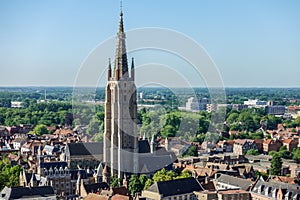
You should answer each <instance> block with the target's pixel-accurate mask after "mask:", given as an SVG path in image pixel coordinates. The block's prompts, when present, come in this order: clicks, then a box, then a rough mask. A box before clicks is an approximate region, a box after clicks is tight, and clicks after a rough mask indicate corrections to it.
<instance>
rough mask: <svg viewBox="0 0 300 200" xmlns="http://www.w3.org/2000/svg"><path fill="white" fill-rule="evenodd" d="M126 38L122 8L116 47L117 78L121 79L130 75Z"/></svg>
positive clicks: (115, 67)
mask: <svg viewBox="0 0 300 200" xmlns="http://www.w3.org/2000/svg"><path fill="white" fill-rule="evenodd" d="M125 38H126V35H125V33H124V25H123V12H122V10H121V13H120V23H119V31H118V34H117V48H116V57H115V66H114V78H115V80H119V79H121V78H122V77H124V78H126V77H129V76H128V62H127V53H126V43H125Z"/></svg>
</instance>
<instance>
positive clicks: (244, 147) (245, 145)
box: [233, 139, 257, 155]
mask: <svg viewBox="0 0 300 200" xmlns="http://www.w3.org/2000/svg"><path fill="white" fill-rule="evenodd" d="M250 149H257V145H256V143H255V141H254V140H248V139H237V140H235V141H234V145H233V153H235V154H237V155H245V154H246V152H247V151H248V150H250Z"/></svg>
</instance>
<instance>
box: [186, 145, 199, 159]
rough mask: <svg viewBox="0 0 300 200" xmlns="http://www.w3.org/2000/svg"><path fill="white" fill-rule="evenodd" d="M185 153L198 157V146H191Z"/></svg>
mask: <svg viewBox="0 0 300 200" xmlns="http://www.w3.org/2000/svg"><path fill="white" fill-rule="evenodd" d="M185 155H188V156H195V157H197V156H198V149H197V147H196V146H191V147H190V148H189V149H188V151H187V152H186V154H185Z"/></svg>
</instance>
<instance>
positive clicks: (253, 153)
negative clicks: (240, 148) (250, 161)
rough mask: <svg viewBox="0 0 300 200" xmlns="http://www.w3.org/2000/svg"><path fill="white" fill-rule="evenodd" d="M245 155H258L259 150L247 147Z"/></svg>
mask: <svg viewBox="0 0 300 200" xmlns="http://www.w3.org/2000/svg"><path fill="white" fill-rule="evenodd" d="M246 155H253V156H256V155H259V152H258V150H257V149H249V150H248V151H247V152H246Z"/></svg>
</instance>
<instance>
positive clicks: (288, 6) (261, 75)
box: [0, 0, 300, 87]
mask: <svg viewBox="0 0 300 200" xmlns="http://www.w3.org/2000/svg"><path fill="white" fill-rule="evenodd" d="M299 10H300V1H298V0H286V1H283V0H264V1H261V0H244V1H239V0H224V1H217V0H189V1H179V0H177V1H176V0H173V1H171V0H163V1H161V0H124V1H123V13H124V26H125V30H126V31H130V30H134V29H140V28H145V27H157V28H163V29H167V30H172V31H175V32H177V33H180V34H183V35H185V36H187V37H188V38H190V39H191V40H192V41H194V42H196V43H197V44H198V45H199V46H201V47H202V48H203V49H204V50H205V52H206V53H207V57H209V58H210V59H211V60H212V62H213V63H214V64H215V66H216V68H217V70H218V72H219V74H220V77H221V78H222V81H223V83H224V85H225V86H226V87H300V80H299V74H300V37H299V35H300V12H299ZM119 13H120V3H119V1H117V0H110V1H108V0H42V1H41V0H1V1H0V44H1V45H0V74H1V78H0V86H72V85H74V83H75V82H76V79H77V77H78V73H80V70H81V68H82V65H83V63H84V62H85V61H86V60H87V59H88V58H89V55H90V54H91V52H93V51H94V50H95V48H97V47H99V45H101V43H103V42H104V41H107V39H109V38H112V37H115V36H116V33H117V29H118V23H119ZM142 37H144V39H145V40H146V39H147V37H148V36H147V35H144V36H142ZM130 41H132V40H130ZM130 41H127V45H128V46H130V43H129V42H130ZM175 43H176V42H175ZM176 44H177V43H176ZM114 48H115V46H114V47H111V48H110V49H108V51H109V52H113V51H114ZM191 51H193V50H192V49H191ZM131 56H134V57H135V62H136V65H137V67H140V66H142V67H141V68H140V70H138V73H137V75H136V76H138V77H139V80H143V79H144V78H149V76H150V77H151V76H155V72H157V70H159V69H160V68H159V67H160V66H162V67H163V66H168V67H170V68H174V70H177V71H179V73H181V72H180V70H182V69H183V71H189V70H185V69H190V68H192V66H191V64H190V63H188V62H186V61H185V60H183V59H180V58H178V56H175V57H174V55H172V54H168V55H166V53H161V54H160V53H159V51H153V52H151V51H141V52H131V53H129V56H128V57H131ZM151 58H153V61H152V60H151ZM149 63H156V64H155V66H153V65H151V64H149ZM99 65H103V63H99ZM151 67H153V69H155V72H153V71H152V72H151V70H150V71H149V72H148V71H147V70H146V71H143V70H142V69H147V68H151ZM146 72H147V73H146ZM169 76H170V74H169V73H168V72H167V71H165V70H161V74H160V77H162V78H163V77H169ZM183 76H184V78H185V79H188V80H189V82H190V84H191V85H192V86H203V84H204V86H205V79H206V78H207V77H202V78H201V77H199V76H195V75H194V73H193V72H192V71H190V74H189V73H187V74H185V75H183ZM99 77H100V74H99ZM169 78H170V77H169ZM169 84H171V85H172V84H174V86H177V85H176V78H175V79H174V80H173V83H172V82H170V83H169ZM141 85H142V83H141ZM178 86H180V85H178Z"/></svg>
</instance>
